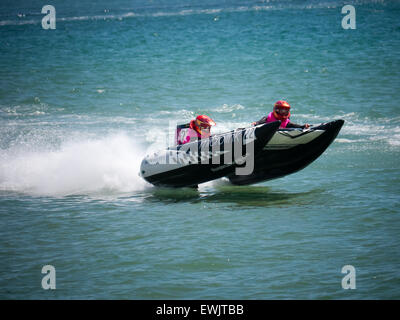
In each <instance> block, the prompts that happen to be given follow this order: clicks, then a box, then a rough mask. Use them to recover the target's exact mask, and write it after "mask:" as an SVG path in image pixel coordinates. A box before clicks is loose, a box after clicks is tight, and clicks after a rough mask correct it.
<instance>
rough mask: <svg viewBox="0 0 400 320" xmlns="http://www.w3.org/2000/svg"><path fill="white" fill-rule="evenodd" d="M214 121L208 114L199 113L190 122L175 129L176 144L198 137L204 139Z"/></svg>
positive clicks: (207, 135) (209, 132)
mask: <svg viewBox="0 0 400 320" xmlns="http://www.w3.org/2000/svg"><path fill="white" fill-rule="evenodd" d="M212 126H215V122H214V120H213V119H211V118H210V117H209V116H206V115H204V114H202V115H199V116H197V117H196V119H193V120H191V121H190V123H187V124H184V125H180V126H178V127H177V131H176V141H177V144H178V145H180V144H185V143H188V142H191V141H194V140H198V139H205V138H208V137H209V136H210V135H211V127H212Z"/></svg>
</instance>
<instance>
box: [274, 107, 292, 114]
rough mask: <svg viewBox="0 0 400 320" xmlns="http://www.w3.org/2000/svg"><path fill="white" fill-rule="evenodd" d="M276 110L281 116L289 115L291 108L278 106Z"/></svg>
mask: <svg viewBox="0 0 400 320" xmlns="http://www.w3.org/2000/svg"><path fill="white" fill-rule="evenodd" d="M275 112H276V113H277V114H279V115H281V116H287V115H288V114H289V109H288V108H280V107H276V108H275Z"/></svg>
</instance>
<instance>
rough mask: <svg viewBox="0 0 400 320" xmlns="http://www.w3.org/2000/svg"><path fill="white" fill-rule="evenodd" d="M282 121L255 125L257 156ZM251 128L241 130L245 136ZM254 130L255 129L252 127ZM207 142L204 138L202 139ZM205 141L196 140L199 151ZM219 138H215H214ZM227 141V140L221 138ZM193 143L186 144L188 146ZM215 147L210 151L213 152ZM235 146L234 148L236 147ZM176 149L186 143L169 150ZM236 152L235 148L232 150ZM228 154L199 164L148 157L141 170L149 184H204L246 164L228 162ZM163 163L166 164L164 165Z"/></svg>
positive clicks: (215, 136)
mask: <svg viewBox="0 0 400 320" xmlns="http://www.w3.org/2000/svg"><path fill="white" fill-rule="evenodd" d="M279 125H280V122H279V121H277V122H272V123H268V124H264V125H261V126H258V127H256V128H254V135H255V142H254V159H255V157H257V154H258V153H260V152H262V149H263V148H264V146H265V145H266V144H267V143H268V141H269V140H270V139H271V138H272V136H273V135H274V133H275V132H276V131H277V130H278V128H279ZM246 130H249V129H239V130H238V131H241V132H242V135H243V134H245V133H246V132H247V131H246ZM250 130H253V128H251V129H250ZM238 131H232V132H230V133H225V134H222V135H214V136H212V137H211V138H209V139H207V140H210V141H211V139H216V138H217V137H219V136H223V135H227V134H228V135H229V134H233V133H234V132H235V133H237V132H238ZM201 141H204V140H201ZM201 141H199V142H194V143H196V146H197V147H196V148H197V150H200V149H201V148H200V146H201ZM213 141H215V140H213ZM221 141H223V140H221ZM188 145H189V144H187V145H184V146H185V147H187V146H188ZM211 146H212V143H210V147H209V148H210V149H209V152H210V153H211ZM232 149H233V148H232ZM176 150H179V151H181V150H182V146H178V147H176V148H173V149H169V150H168V152H171V151H173V152H176ZM220 150H221V151H224V142H222V144H220ZM243 150H245V148H244V149H243ZM232 153H233V151H232ZM224 157H225V156H224V155H220V156H219V164H212V163H211V161H210V164H203V163H200V161H198V163H195V164H188V165H183V166H178V165H168V164H162V165H161V164H158V163H154V164H149V163H148V161H149V160H150V159H151V158H150V159H149V158H148V160H146V158H145V159H144V160H143V161H142V165H141V172H140V175H141V176H142V177H143V178H144V179H145V180H146V181H147V182H149V183H151V184H153V185H156V186H163V187H174V188H179V187H196V186H197V185H198V184H200V183H204V182H207V181H211V180H214V179H218V178H222V177H225V176H227V175H230V174H232V173H234V172H235V170H236V168H238V167H243V166H244V165H241V166H239V165H238V164H237V163H230V164H229V163H228V164H225V162H226V161H225V158H224ZM232 159H233V158H232ZM161 166H162V167H161Z"/></svg>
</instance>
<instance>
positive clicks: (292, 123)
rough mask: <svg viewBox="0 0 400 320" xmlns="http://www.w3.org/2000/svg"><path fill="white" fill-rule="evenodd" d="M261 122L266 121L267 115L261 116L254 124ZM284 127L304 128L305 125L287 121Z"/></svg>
mask: <svg viewBox="0 0 400 320" xmlns="http://www.w3.org/2000/svg"><path fill="white" fill-rule="evenodd" d="M262 123H267V117H262V118H261V119H260V120H258V121H256V124H255V125H256V126H257V125H259V124H262ZM286 128H300V129H304V128H305V125H301V124H297V123H294V122H289V123H288V124H287V125H286Z"/></svg>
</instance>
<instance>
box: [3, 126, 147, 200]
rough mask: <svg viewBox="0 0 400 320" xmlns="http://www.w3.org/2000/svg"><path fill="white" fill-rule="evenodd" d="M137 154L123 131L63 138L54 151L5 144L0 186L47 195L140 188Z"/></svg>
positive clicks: (143, 185)
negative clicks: (31, 149) (6, 146)
mask: <svg viewBox="0 0 400 320" xmlns="http://www.w3.org/2000/svg"><path fill="white" fill-rule="evenodd" d="M142 154H143V150H142V148H141V147H140V145H139V144H137V143H135V142H134V141H132V140H131V139H130V138H129V137H128V136H127V135H126V134H124V133H121V134H115V135H110V136H106V137H104V138H99V139H87V140H85V139H83V140H81V141H79V142H77V141H65V142H63V143H62V145H61V146H60V147H59V148H58V150H56V151H48V150H40V149H39V150H37V151H27V150H26V149H25V148H23V147H21V146H18V147H14V148H10V149H8V150H5V151H4V152H2V154H1V158H0V159H1V162H0V190H8V191H10V190H11V191H17V192H24V193H29V194H35V195H52V196H65V195H71V194H97V193H99V192H100V193H101V192H105V193H125V192H132V191H138V190H143V189H145V188H146V186H148V184H147V183H146V182H145V181H144V180H143V179H142V178H140V177H139V176H138V172H139V170H138V168H139V165H140V161H141V158H142V157H141V155H142Z"/></svg>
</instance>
